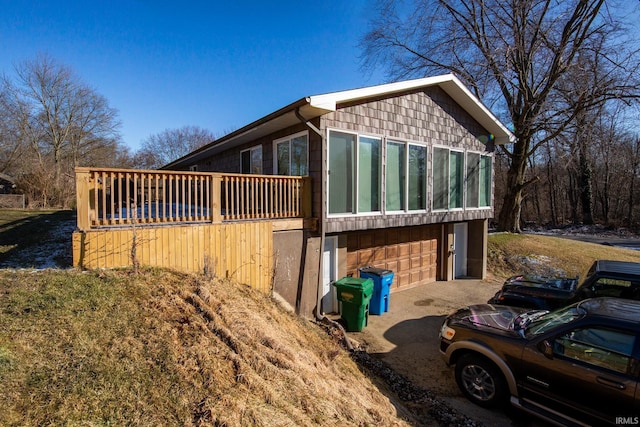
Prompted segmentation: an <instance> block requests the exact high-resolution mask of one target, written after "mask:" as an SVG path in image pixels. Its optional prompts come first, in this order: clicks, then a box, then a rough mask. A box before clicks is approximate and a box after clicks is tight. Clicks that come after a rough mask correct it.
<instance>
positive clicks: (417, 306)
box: [348, 280, 545, 426]
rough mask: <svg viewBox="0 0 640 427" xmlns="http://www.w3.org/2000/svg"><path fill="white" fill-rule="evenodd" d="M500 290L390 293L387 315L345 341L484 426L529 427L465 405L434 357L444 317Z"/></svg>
mask: <svg viewBox="0 0 640 427" xmlns="http://www.w3.org/2000/svg"><path fill="white" fill-rule="evenodd" d="M501 284H502V281H501V280H486V281H480V280H456V281H451V282H434V283H429V284H426V285H421V286H418V287H415V288H412V289H408V290H404V291H398V292H394V293H392V294H391V295H390V297H389V311H388V312H386V313H384V314H382V315H379V316H378V315H370V316H369V320H368V325H367V327H366V328H364V330H363V331H362V332H348V336H349V338H351V339H352V340H353V341H356V342H357V343H359V344H360V345H361V346H362V347H363V348H364V349H366V351H367V352H368V353H369V354H371V355H373V356H375V357H378V358H380V359H382V360H383V361H384V362H386V363H387V364H388V365H390V366H391V368H393V369H394V371H396V372H397V373H400V374H402V375H404V376H406V377H407V378H409V379H410V380H411V381H412V382H413V383H414V384H416V385H418V386H420V387H422V388H425V389H427V390H431V391H433V392H434V393H435V394H436V395H437V396H439V397H440V398H441V399H442V400H443V401H445V402H446V403H447V404H449V406H450V407H452V408H454V409H455V410H457V411H458V412H460V413H462V414H465V415H467V416H468V417H470V418H472V419H474V420H476V421H478V422H481V423H482V424H484V425H487V426H532V425H534V424H532V421H530V420H527V418H531V417H530V416H527V415H524V414H523V413H521V412H519V411H516V410H515V409H514V410H512V411H509V413H505V412H502V411H491V410H486V409H483V408H481V407H479V406H476V405H474V404H472V403H470V402H469V401H468V400H467V399H466V398H465V397H464V396H463V395H462V394H461V392H460V391H459V389H458V387H457V385H456V383H455V380H454V378H453V369H450V368H448V367H447V366H446V365H445V363H444V361H443V360H442V357H441V356H440V353H439V351H438V346H439V341H438V332H439V330H440V326H441V325H442V321H443V319H444V317H445V316H446V315H447V314H449V313H451V312H452V311H453V310H455V309H457V308H460V307H462V306H465V305H469V304H482V303H486V302H487V300H488V299H489V298H490V297H492V296H493V295H494V294H495V292H496V291H497V290H498V289H499V288H500V286H501ZM534 423H535V425H536V426H541V425H545V424H539V423H537V422H535V421H534Z"/></svg>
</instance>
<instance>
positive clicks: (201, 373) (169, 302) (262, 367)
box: [0, 270, 404, 426]
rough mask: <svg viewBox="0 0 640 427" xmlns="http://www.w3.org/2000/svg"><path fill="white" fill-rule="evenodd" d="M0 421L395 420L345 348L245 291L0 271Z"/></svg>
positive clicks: (202, 283) (125, 277) (175, 279)
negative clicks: (0, 409) (0, 391)
mask: <svg viewBox="0 0 640 427" xmlns="http://www.w3.org/2000/svg"><path fill="white" fill-rule="evenodd" d="M0 389H1V390H3V392H2V393H0V408H2V411H0V425H8V426H10V425H16V426H17V425H20V426H28V425H149V426H151V425H153V426H157V425H180V426H199V425H217V426H249V425H263V426H304V425H359V426H360V425H376V426H377V425H403V424H404V422H403V421H402V420H401V419H400V418H398V417H397V416H396V414H397V410H396V408H395V407H394V406H393V405H392V403H391V402H390V400H389V398H387V397H386V396H385V395H384V394H382V393H381V392H380V390H379V389H378V388H377V387H376V386H375V385H374V384H373V383H372V381H371V380H370V379H368V378H367V377H366V376H364V375H363V374H362V373H361V371H360V370H359V369H358V367H357V365H356V364H355V363H354V362H353V361H352V360H351V359H350V357H349V354H348V353H347V352H346V351H344V350H343V349H342V348H340V347H339V345H338V344H337V343H336V342H334V341H333V340H332V339H331V338H330V337H329V335H328V334H326V332H325V331H323V330H322V329H320V328H319V327H317V326H316V325H314V324H312V323H310V322H307V321H304V320H301V319H300V318H298V317H296V316H294V315H291V314H289V313H287V312H285V311H283V310H281V309H280V308H279V307H278V306H277V305H276V304H274V303H273V302H272V301H271V300H270V299H269V298H267V297H265V296H264V295H262V294H259V293H256V292H254V291H252V290H251V289H249V288H246V287H244V286H239V285H236V284H234V283H230V282H222V281H218V280H210V281H206V280H204V279H203V278H201V277H198V276H194V275H187V274H180V273H175V272H170V271H159V270H145V271H143V272H142V274H140V275H138V276H135V275H132V274H130V273H129V272H127V271H111V272H100V273H98V272H96V273H81V272H77V271H48V272H44V271H40V272H24V271H10V270H0Z"/></svg>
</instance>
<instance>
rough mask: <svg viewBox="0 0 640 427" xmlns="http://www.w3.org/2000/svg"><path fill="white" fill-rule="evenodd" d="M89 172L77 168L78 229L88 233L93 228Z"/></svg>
mask: <svg viewBox="0 0 640 427" xmlns="http://www.w3.org/2000/svg"><path fill="white" fill-rule="evenodd" d="M89 179H90V178H89V170H88V169H80V168H76V206H77V212H78V218H77V223H78V228H79V229H80V230H82V231H87V230H89V229H90V228H91V220H90V218H89V215H90V206H89V204H90V197H89Z"/></svg>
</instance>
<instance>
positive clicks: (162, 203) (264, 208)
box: [73, 168, 316, 291]
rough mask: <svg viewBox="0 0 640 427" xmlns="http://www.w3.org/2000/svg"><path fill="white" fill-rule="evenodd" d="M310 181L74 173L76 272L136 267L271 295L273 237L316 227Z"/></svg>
mask: <svg viewBox="0 0 640 427" xmlns="http://www.w3.org/2000/svg"><path fill="white" fill-rule="evenodd" d="M310 184H311V180H310V178H308V177H292V176H270V175H269V176H267V175H239V174H221V173H203V172H177V171H141V170H130V169H93V168H77V169H76V194H77V212H78V231H76V232H75V233H74V236H73V260H74V265H75V266H77V267H80V268H87V269H94V268H118V267H128V266H132V265H133V264H134V262H135V263H138V264H140V265H147V266H157V267H168V268H175V269H178V270H183V271H192V272H205V271H206V272H208V273H210V274H214V275H216V276H218V277H229V278H233V279H236V280H238V281H240V282H241V283H247V284H249V285H251V286H253V287H255V288H258V289H261V290H263V291H269V290H270V289H271V280H272V277H273V269H274V261H273V232H274V231H280V230H291V229H303V228H313V227H315V223H316V221H315V220H314V219H312V218H310V216H311V185H310Z"/></svg>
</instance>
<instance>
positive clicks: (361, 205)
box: [329, 131, 382, 214]
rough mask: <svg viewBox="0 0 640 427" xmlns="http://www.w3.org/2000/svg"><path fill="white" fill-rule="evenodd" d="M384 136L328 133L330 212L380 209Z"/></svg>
mask: <svg viewBox="0 0 640 427" xmlns="http://www.w3.org/2000/svg"><path fill="white" fill-rule="evenodd" d="M381 147H382V139H381V138H375V137H369V136H358V135H356V134H350V133H346V132H338V131H330V132H329V213H330V214H349V213H359V212H379V211H380V204H381V202H380V201H381V196H380V194H381V191H380V189H381V186H382V181H381V180H382V172H381V170H382V166H381V157H382V153H381V150H382V148H381Z"/></svg>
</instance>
